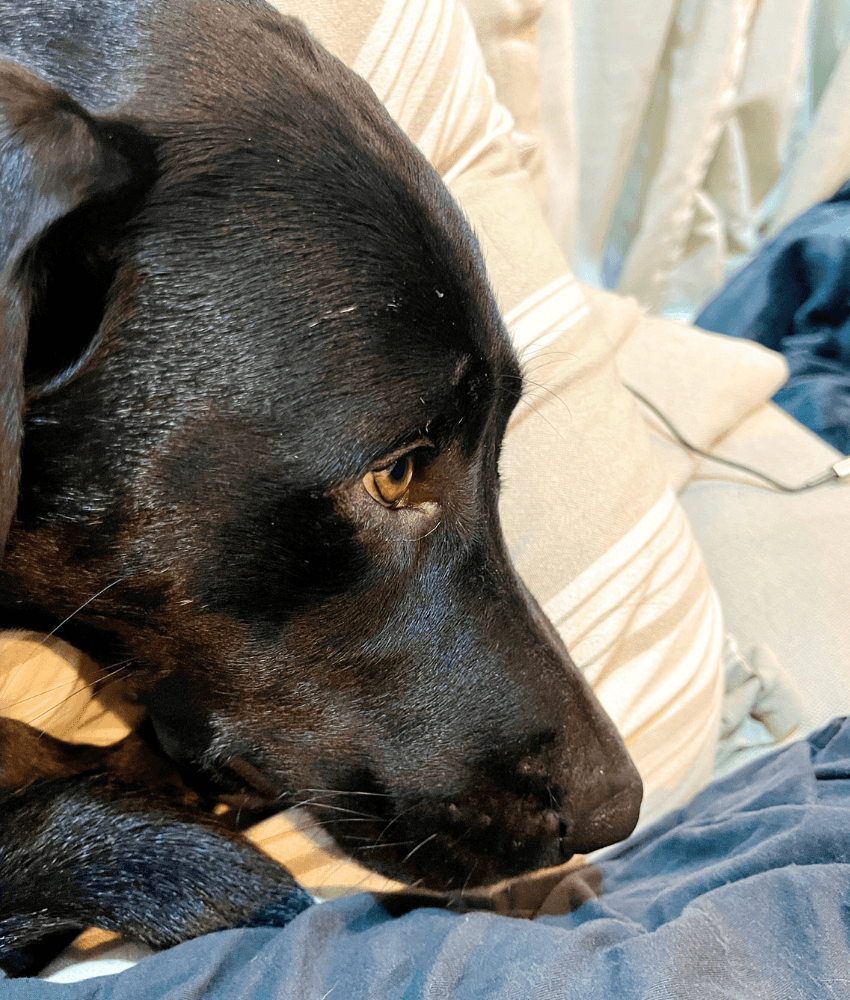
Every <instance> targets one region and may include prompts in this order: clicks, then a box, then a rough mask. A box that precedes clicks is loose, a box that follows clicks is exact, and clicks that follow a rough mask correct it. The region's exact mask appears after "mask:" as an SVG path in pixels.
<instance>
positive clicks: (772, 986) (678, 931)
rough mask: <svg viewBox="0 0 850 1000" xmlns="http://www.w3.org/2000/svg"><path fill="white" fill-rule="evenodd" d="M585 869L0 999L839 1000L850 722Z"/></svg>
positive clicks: (224, 942)
mask: <svg viewBox="0 0 850 1000" xmlns="http://www.w3.org/2000/svg"><path fill="white" fill-rule="evenodd" d="M595 868H596V869H597V870H598V871H597V874H598V876H599V878H600V879H601V883H602V895H601V896H600V897H599V898H597V899H592V900H590V901H589V902H586V903H584V905H583V906H581V907H580V908H579V909H578V910H576V911H575V912H573V913H570V914H568V915H565V916H546V917H541V918H539V919H537V920H534V921H531V920H518V919H511V918H508V917H502V916H497V915H495V914H489V913H473V914H468V915H465V916H462V915H457V914H452V913H448V912H445V911H441V910H435V909H423V910H417V911H414V912H412V913H409V914H408V915H407V916H404V917H401V918H397V919H393V918H391V917H390V916H389V915H388V913H387V912H386V910H385V909H384V908H383V907H382V906H381V905H380V904H378V903H377V902H375V901H374V900H373V898H372V897H371V896H368V895H360V896H355V897H353V898H351V899H346V900H339V901H336V902H333V903H324V904H321V905H316V906H312V907H310V908H309V909H308V910H306V911H305V912H304V913H302V914H300V915H299V916H298V917H297V918H296V919H295V920H294V921H293V922H292V923H290V924H289V925H288V926H287V927H286V928H283V929H275V928H265V927H263V928H257V929H250V930H248V929H245V930H237V931H226V932H222V933H220V934H212V935H209V936H208V937H205V938H201V939H199V940H197V941H192V942H190V943H188V944H186V945H181V946H180V947H178V948H173V949H171V950H170V951H167V952H164V953H162V954H160V955H156V956H154V957H153V958H149V959H145V960H144V961H142V962H141V963H140V964H139V965H137V966H135V967H134V968H132V969H130V970H128V971H126V972H124V973H121V974H120V975H117V976H111V977H104V978H101V979H93V980H88V981H85V982H81V983H75V984H71V985H67V986H59V985H55V984H53V983H43V982H40V981H38V980H17V981H11V980H7V981H5V982H2V983H0V998H2V1000H5V998H7V997H8V998H13V997H14V998H17V997H26V998H32V1000H42V998H45V1000H47V998H50V1000H78V998H82V997H98V998H103V1000H106V998H109V1000H119V998H120V1000H145V998H148V997H150V998H154V997H156V998H166V1000H186V998H189V997H192V998H196V997H202V996H203V997H211V998H220V1000H232V998H233V997H239V998H240V1000H260V998H266V997H276V998H292V1000H323V998H329V1000H358V998H366V997H369V998H371V1000H396V998H404V1000H415V998H420V997H421V998H426V997H427V998H432V1000H436V998H448V997H451V998H469V1000H482V998H486V1000H508V998H510V1000H555V998H576V1000H577V998H581V1000H597V998H598V1000H612V998H617V1000H637V998H647V1000H659V998H662V997H663V998H667V997H675V998H677V1000H686V998H694V1000H706V998H714V997H718V998H719V997H726V998H735V1000H750V998H752V1000H756V998H764V1000H785V998H789V997H795V998H809V997H810V998H812V1000H830V998H838V997H841V998H843V1000H846V998H847V997H848V996H850V725H848V723H847V722H846V721H844V722H841V721H837V722H834V723H832V724H831V725H829V726H828V727H826V728H825V729H823V730H821V731H820V732H819V733H816V734H814V735H813V736H812V737H810V738H809V739H808V740H805V741H802V742H799V743H796V744H794V745H793V746H791V747H789V748H787V749H784V750H781V751H778V752H775V753H773V754H771V755H770V756H767V757H763V758H761V759H760V760H758V761H756V762H754V763H753V764H751V765H749V766H748V767H746V768H743V769H741V770H740V771H737V772H735V773H733V774H731V775H729V776H728V777H727V778H725V779H723V780H722V781H719V782H716V783H714V784H712V785H710V786H709V787H708V788H707V789H706V790H705V791H703V792H702V793H701V794H700V795H699V796H698V797H697V798H696V799H695V800H694V801H693V802H692V803H691V804H690V805H689V806H688V807H687V808H685V809H682V810H680V811H678V812H676V813H673V814H671V815H669V816H667V817H665V818H664V819H662V820H661V821H659V822H658V823H656V824H655V825H653V826H652V827H650V828H648V829H647V830H646V831H644V832H643V833H642V834H641V835H640V836H638V837H634V838H632V839H630V840H628V841H626V842H625V843H624V844H622V845H620V846H619V847H617V848H615V849H614V850H613V851H610V852H608V853H607V854H606V855H605V857H604V858H603V859H602V860H600V861H599V862H598V863H597V864H596V866H595Z"/></svg>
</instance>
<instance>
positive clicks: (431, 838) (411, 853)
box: [401, 833, 437, 865]
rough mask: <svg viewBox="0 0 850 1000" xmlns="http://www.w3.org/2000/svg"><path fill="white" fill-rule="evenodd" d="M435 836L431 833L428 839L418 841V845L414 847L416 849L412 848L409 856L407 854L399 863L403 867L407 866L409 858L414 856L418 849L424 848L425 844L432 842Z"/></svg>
mask: <svg viewBox="0 0 850 1000" xmlns="http://www.w3.org/2000/svg"><path fill="white" fill-rule="evenodd" d="M436 836H437V834H436V833H432V834H431V836H430V837H426V838H425V839H424V840H420V841H419V843H418V844H417V845H416V847H414V848H413V850H412V851H411V852H410V853H409V854H407V855H406V856H405V857H404V859H403V860H402V862H401V863H402V864H403V865H405V864H407V862H408V861H410V859H411V858H412V857H413V855H414V854H415V853H416V852H417V851H418V850H419V849H420V848H421V847H424V846H425V845H426V844H427V843H429V842H430V841H432V840H433V839H434V838H435V837H436Z"/></svg>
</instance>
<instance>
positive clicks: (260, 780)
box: [224, 757, 278, 804]
mask: <svg viewBox="0 0 850 1000" xmlns="http://www.w3.org/2000/svg"><path fill="white" fill-rule="evenodd" d="M224 764H225V766H226V767H228V768H229V769H230V770H231V771H233V773H234V774H235V775H236V776H237V777H239V778H241V779H242V781H244V782H245V784H246V785H248V786H249V787H250V788H252V789H253V790H254V791H255V792H259V793H260V795H261V796H262V797H263V803H264V804H265V803H266V802H268V801H269V800H270V799H275V798H277V796H278V789H277V788H275V786H274V785H273V784H272V783H271V781H269V779H268V778H267V777H266V776H265V775H264V774H263V772H262V771H260V770H259V768H257V767H255V766H254V765H253V764H249V763H248V761H247V760H245V758H244V757H229V758H228V759H227V760H226V761H224ZM249 797H251V796H249Z"/></svg>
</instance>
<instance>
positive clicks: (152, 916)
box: [0, 719, 311, 975]
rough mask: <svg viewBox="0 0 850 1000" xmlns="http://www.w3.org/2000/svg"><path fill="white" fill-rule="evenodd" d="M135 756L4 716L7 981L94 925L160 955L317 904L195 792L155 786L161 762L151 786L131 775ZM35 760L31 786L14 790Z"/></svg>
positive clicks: (275, 921)
mask: <svg viewBox="0 0 850 1000" xmlns="http://www.w3.org/2000/svg"><path fill="white" fill-rule="evenodd" d="M128 739H130V740H131V741H132V740H134V737H129V738H128ZM122 742H123V741H122ZM39 747H40V749H39ZM127 749H128V748H125V747H123V746H121V745H118V746H117V747H107V748H99V747H90V746H85V747H78V746H74V745H72V744H67V743H62V741H60V740H54V739H52V738H51V737H49V736H46V735H45V734H39V733H38V732H37V731H36V730H33V729H31V728H30V727H28V726H25V725H23V724H22V723H17V722H13V721H11V720H8V719H3V720H0V750H2V754H3V763H2V766H0V773H2V775H3V784H4V786H5V788H4V790H3V791H2V792H0V805H2V808H3V813H4V823H3V824H2V826H0V887H2V892H0V965H2V967H3V968H4V969H5V970H6V971H7V974H10V975H20V974H21V972H22V971H24V970H25V969H26V968H27V967H28V963H29V961H30V957H29V955H30V949H31V947H32V945H33V944H34V943H36V942H38V941H40V940H42V939H44V938H46V937H52V936H56V935H61V934H63V933H66V932H69V931H80V930H83V929H85V928H86V927H92V926H94V927H101V928H103V929H105V930H112V931H117V932H119V933H120V934H122V935H123V936H125V937H128V938H133V939H135V940H138V941H142V942H143V943H145V944H147V945H149V946H150V947H153V948H163V947H168V946H170V945H174V944H179V943H180V942H182V941H186V940H188V939H190V938H193V937H197V936H198V935H199V934H206V933H209V932H211V931H215V930H222V929H225V928H230V927H236V926H257V925H274V926H282V925H283V924H285V923H287V922H288V921H289V920H291V919H292V918H293V917H295V916H296V915H297V914H298V913H300V912H301V911H302V910H304V909H305V908H306V907H307V906H309V905H310V902H311V901H310V897H309V896H308V895H307V894H306V893H305V892H304V891H303V890H302V889H300V888H299V887H298V886H297V884H296V883H295V881H294V879H293V878H292V876H291V875H290V874H289V873H288V872H287V871H286V870H285V869H284V868H282V867H281V866H280V865H278V864H277V862H275V861H273V860H272V859H271V858H269V857H268V856H267V855H265V854H263V853H262V852H261V851H259V850H258V849H257V848H255V847H254V846H253V845H251V844H250V843H248V842H247V841H246V840H245V839H243V838H242V837H241V836H240V835H239V834H238V833H236V832H233V831H231V830H228V829H227V828H226V827H225V826H224V825H223V824H222V823H221V822H219V821H217V820H216V819H215V818H214V817H212V816H209V815H205V814H204V813H199V812H198V811H196V810H195V809H192V808H191V804H187V797H188V799H189V800H190V799H191V798H192V797H193V793H191V792H186V790H185V789H183V788H181V786H180V785H179V783H178V782H177V780H176V779H175V780H174V781H173V782H171V783H169V782H168V781H165V782H162V781H161V782H159V783H158V784H157V785H156V786H155V787H154V788H151V787H150V785H148V784H147V781H148V780H149V777H150V770H151V769H156V768H157V767H158V766H160V767H162V768H163V769H164V768H165V763H164V762H161V763H160V764H157V762H156V761H153V762H146V763H145V765H144V766H145V772H144V780H131V779H130V778H128V776H127V775H126V774H124V773H122V772H123V771H124V767H123V764H122V762H123V760H126V759H128V757H129V754H128V753H126V750H127ZM134 749H135V748H134ZM148 756H149V757H150V756H151V755H150V754H149V755H148ZM26 757H29V760H30V764H31V767H30V771H29V774H30V778H29V779H27V780H30V783H29V784H27V785H26V787H23V788H22V789H20V790H10V784H9V779H15V780H18V779H19V778H20V774H21V771H22V768H21V761H22V760H24V759H26ZM110 763H111V764H113V765H115V766H114V768H113V769H112V770H104V769H102V767H103V765H106V766H108V765H109V764H110ZM99 765H100V767H99ZM84 768H85V773H79V772H80V771H81V770H82V769H84ZM92 768H98V770H96V771H94V772H92V770H91V769H92ZM63 769H65V770H66V773H65V775H64V776H61V777H60V776H58V775H59V773H60V772H62V770H63ZM67 772H71V773H67ZM116 772H117V773H116ZM33 775H35V777H36V780H31V778H32V776H33ZM139 777H140V778H141V777H142V775H139Z"/></svg>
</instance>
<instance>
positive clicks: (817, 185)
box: [538, 0, 850, 317]
mask: <svg viewBox="0 0 850 1000" xmlns="http://www.w3.org/2000/svg"><path fill="white" fill-rule="evenodd" d="M538 33H539V36H540V41H541V76H542V90H543V95H544V102H543V112H542V121H543V126H544V132H545V141H546V149H547V152H546V155H547V158H551V159H552V160H553V162H556V163H557V164H559V165H563V164H565V163H566V162H568V160H569V157H570V156H575V155H576V153H577V157H578V182H577V185H576V183H575V181H574V177H573V176H571V175H569V174H567V175H565V176H564V177H563V178H562V177H561V176H560V175H556V174H555V173H554V172H553V171H552V170H550V171H549V173H548V176H549V218H550V221H551V223H552V225H553V229H554V231H555V234H556V236H557V238H558V240H559V243H560V245H561V246H562V247H563V248H564V249H565V250H567V251H568V252H573V248H575V251H574V252H575V257H574V258H573V260H574V263H575V267H576V270H577V273H578V275H579V277H580V278H581V279H582V280H584V281H587V282H590V283H593V284H597V285H606V286H607V287H614V288H616V289H617V290H619V291H623V292H627V293H629V294H633V295H635V296H637V298H638V299H639V300H640V301H641V302H642V303H644V304H645V305H647V306H648V307H649V308H650V309H651V310H652V311H654V312H659V311H663V312H664V313H665V314H667V315H672V316H680V317H690V316H692V315H694V313H695V310H696V309H697V308H698V306H699V305H700V304H701V303H702V302H704V301H705V300H706V299H707V298H708V297H709V296H710V295H711V294H712V293H713V292H714V291H716V290H717V289H718V288H719V286H720V285H721V284H722V283H723V280H724V278H725V276H726V274H727V272H728V270H729V268H730V266H734V265H735V264H736V263H737V262H739V261H740V260H741V259H743V256H744V255H746V254H747V253H749V252H750V251H751V250H752V249H753V248H754V247H755V246H756V245H757V244H758V241H759V240H760V238H762V237H763V236H764V235H765V234H770V233H772V232H775V231H776V230H777V228H778V227H779V226H780V225H781V224H783V223H784V222H786V221H788V220H789V219H790V218H792V217H793V216H794V215H796V214H798V213H799V212H800V211H802V210H803V209H805V208H807V207H809V206H810V205H812V204H813V203H815V202H816V201H818V200H821V199H822V198H825V197H828V196H829V195H831V194H832V193H833V192H834V190H835V189H836V188H837V187H838V186H839V185H840V184H841V183H842V182H843V181H844V180H845V179H846V178H847V177H848V176H850V106H848V102H847V92H848V81H850V54H848V51H847V40H848V37H850V3H848V0H830V2H826V0H794V2H789V0H604V2H601V0H553V2H552V3H550V4H548V5H547V9H546V10H545V12H544V15H543V17H542V19H541V21H540V23H539V26H538ZM576 187H577V189H578V190H576ZM576 208H577V211H576V210H575V209H576Z"/></svg>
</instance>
